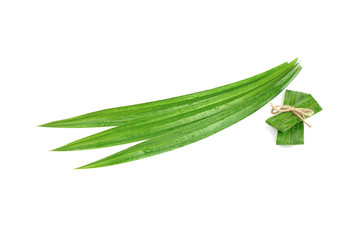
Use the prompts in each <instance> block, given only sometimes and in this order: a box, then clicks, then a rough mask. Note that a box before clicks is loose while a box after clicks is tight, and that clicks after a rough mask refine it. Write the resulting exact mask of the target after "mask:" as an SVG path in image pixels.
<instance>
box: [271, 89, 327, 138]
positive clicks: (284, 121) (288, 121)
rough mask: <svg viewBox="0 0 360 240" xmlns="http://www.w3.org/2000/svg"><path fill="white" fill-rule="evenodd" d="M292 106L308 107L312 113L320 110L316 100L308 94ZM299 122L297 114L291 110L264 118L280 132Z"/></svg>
mask: <svg viewBox="0 0 360 240" xmlns="http://www.w3.org/2000/svg"><path fill="white" fill-rule="evenodd" d="M293 107H295V108H309V109H311V110H313V111H314V115H315V114H316V113H318V112H320V111H321V110H322V108H321V107H320V105H319V104H318V103H317V101H316V100H315V99H314V98H313V97H312V96H311V95H310V94H309V95H306V96H304V97H303V98H301V99H300V100H299V101H297V102H296V103H295V104H294V105H293ZM299 122H301V119H299V118H298V117H297V116H295V115H294V114H293V113H291V112H285V113H281V114H277V115H275V116H273V117H271V118H268V119H267V120H266V123H267V124H269V125H270V126H272V127H274V128H276V129H277V130H279V131H281V132H285V131H287V130H289V129H290V128H292V127H293V126H295V125H296V124H298V123H299Z"/></svg>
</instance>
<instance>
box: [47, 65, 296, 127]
mask: <svg viewBox="0 0 360 240" xmlns="http://www.w3.org/2000/svg"><path fill="white" fill-rule="evenodd" d="M294 61H295V62H296V61H297V59H296V60H294ZM288 66H289V64H288V63H283V64H281V65H279V66H277V67H275V68H273V69H270V70H268V71H266V72H264V73H261V74H258V75H256V76H254V77H250V78H247V79H245V80H242V81H238V82H235V83H231V84H228V85H224V86H222V87H217V88H214V89H210V90H206V91H201V92H197V93H192V94H187V95H183V96H179V97H174V98H169V99H164V100H159V101H154V102H148V103H142V104H136V105H131V106H124V107H117V108H110V109H105V110H101V111H96V112H92V113H88V114H84V115H81V116H77V117H73V118H68V119H64V120H59V121H55V122H50V123H47V124H44V125H41V126H43V127H59V128H85V127H106V126H124V125H129V124H135V123H141V122H145V121H156V120H160V119H163V118H164V117H165V116H166V115H169V114H174V111H177V112H181V111H184V112H188V111H189V109H190V108H192V107H194V108H198V105H200V106H201V105H202V104H203V103H206V102H207V103H208V104H210V103H212V98H216V97H217V96H218V95H221V94H226V93H228V92H230V91H235V90H236V89H241V88H242V87H245V86H247V85H248V84H252V83H255V82H257V81H261V80H263V78H264V77H266V76H268V75H271V74H278V75H279V74H281V73H283V72H284V71H285V70H286V68H287V67H288Z"/></svg>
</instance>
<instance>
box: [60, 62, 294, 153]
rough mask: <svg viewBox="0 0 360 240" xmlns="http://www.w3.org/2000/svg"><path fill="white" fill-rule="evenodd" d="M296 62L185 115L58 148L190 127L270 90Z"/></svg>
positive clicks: (80, 147)
mask: <svg viewBox="0 0 360 240" xmlns="http://www.w3.org/2000/svg"><path fill="white" fill-rule="evenodd" d="M295 64H296V63H295V62H292V63H291V64H289V65H288V67H287V68H286V69H285V72H284V73H282V74H280V75H278V74H277V73H273V74H270V75H268V76H266V77H264V78H263V79H262V80H259V81H256V82H253V83H251V84H247V85H244V86H243V87H242V88H238V89H236V90H232V91H230V92H227V93H225V94H222V95H218V96H217V97H216V98H212V99H211V100H210V101H209V102H206V103H202V104H197V106H198V108H199V109H195V110H194V109H193V108H191V110H192V111H190V112H186V113H183V114H181V112H180V114H179V112H178V111H174V113H169V114H167V115H166V116H165V117H164V118H162V119H160V120H155V121H153V120H152V121H148V122H146V121H145V122H140V123H135V124H128V125H125V126H119V127H115V128H112V129H109V130H106V131H103V132H100V133H97V134H94V135H91V136H89V137H86V138H83V139H80V140H77V141H74V142H72V143H69V144H67V145H65V146H62V147H60V148H57V149H55V150H56V151H70V150H85V149H94V148H101V147H109V146H115V145H120V144H125V143H131V142H137V141H141V140H146V139H150V138H152V137H155V136H157V135H159V134H162V133H165V132H168V131H169V130H173V129H176V128H179V127H183V126H184V127H186V126H190V124H191V123H193V122H196V121H198V120H200V119H203V118H207V117H210V116H213V115H215V114H217V113H220V112H223V111H226V110H228V109H231V108H237V107H238V106H240V105H242V104H244V103H245V102H246V101H248V99H249V98H250V97H251V96H253V95H254V94H255V93H257V92H262V91H266V90H267V89H269V88H270V87H272V86H273V85H275V84H276V83H277V82H278V81H279V79H281V78H282V77H283V76H285V75H286V74H288V73H289V72H290V71H292V70H293V68H294V66H295Z"/></svg>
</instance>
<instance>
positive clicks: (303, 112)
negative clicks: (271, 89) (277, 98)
mask: <svg viewBox="0 0 360 240" xmlns="http://www.w3.org/2000/svg"><path fill="white" fill-rule="evenodd" d="M270 106H271V113H272V114H278V113H284V112H292V113H293V114H294V115H296V116H297V117H298V118H300V119H301V121H303V122H304V123H305V124H306V125H308V126H309V127H311V125H310V124H308V123H307V122H306V121H305V118H306V117H310V116H311V115H313V114H314V111H313V110H311V109H308V108H295V107H292V106H288V105H284V106H282V105H276V106H274V105H273V104H272V103H270Z"/></svg>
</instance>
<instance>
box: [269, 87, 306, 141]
mask: <svg viewBox="0 0 360 240" xmlns="http://www.w3.org/2000/svg"><path fill="white" fill-rule="evenodd" d="M307 95H309V94H308V93H303V92H297V91H291V90H286V92H285V98H284V102H283V105H289V106H293V105H294V104H295V103H296V102H297V101H299V100H300V99H301V98H303V97H305V96H307ZM276 144H277V145H301V144H304V123H303V122H299V123H298V124H296V125H295V126H293V127H292V128H290V129H289V130H287V131H286V132H280V131H278V133H277V137H276Z"/></svg>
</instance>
